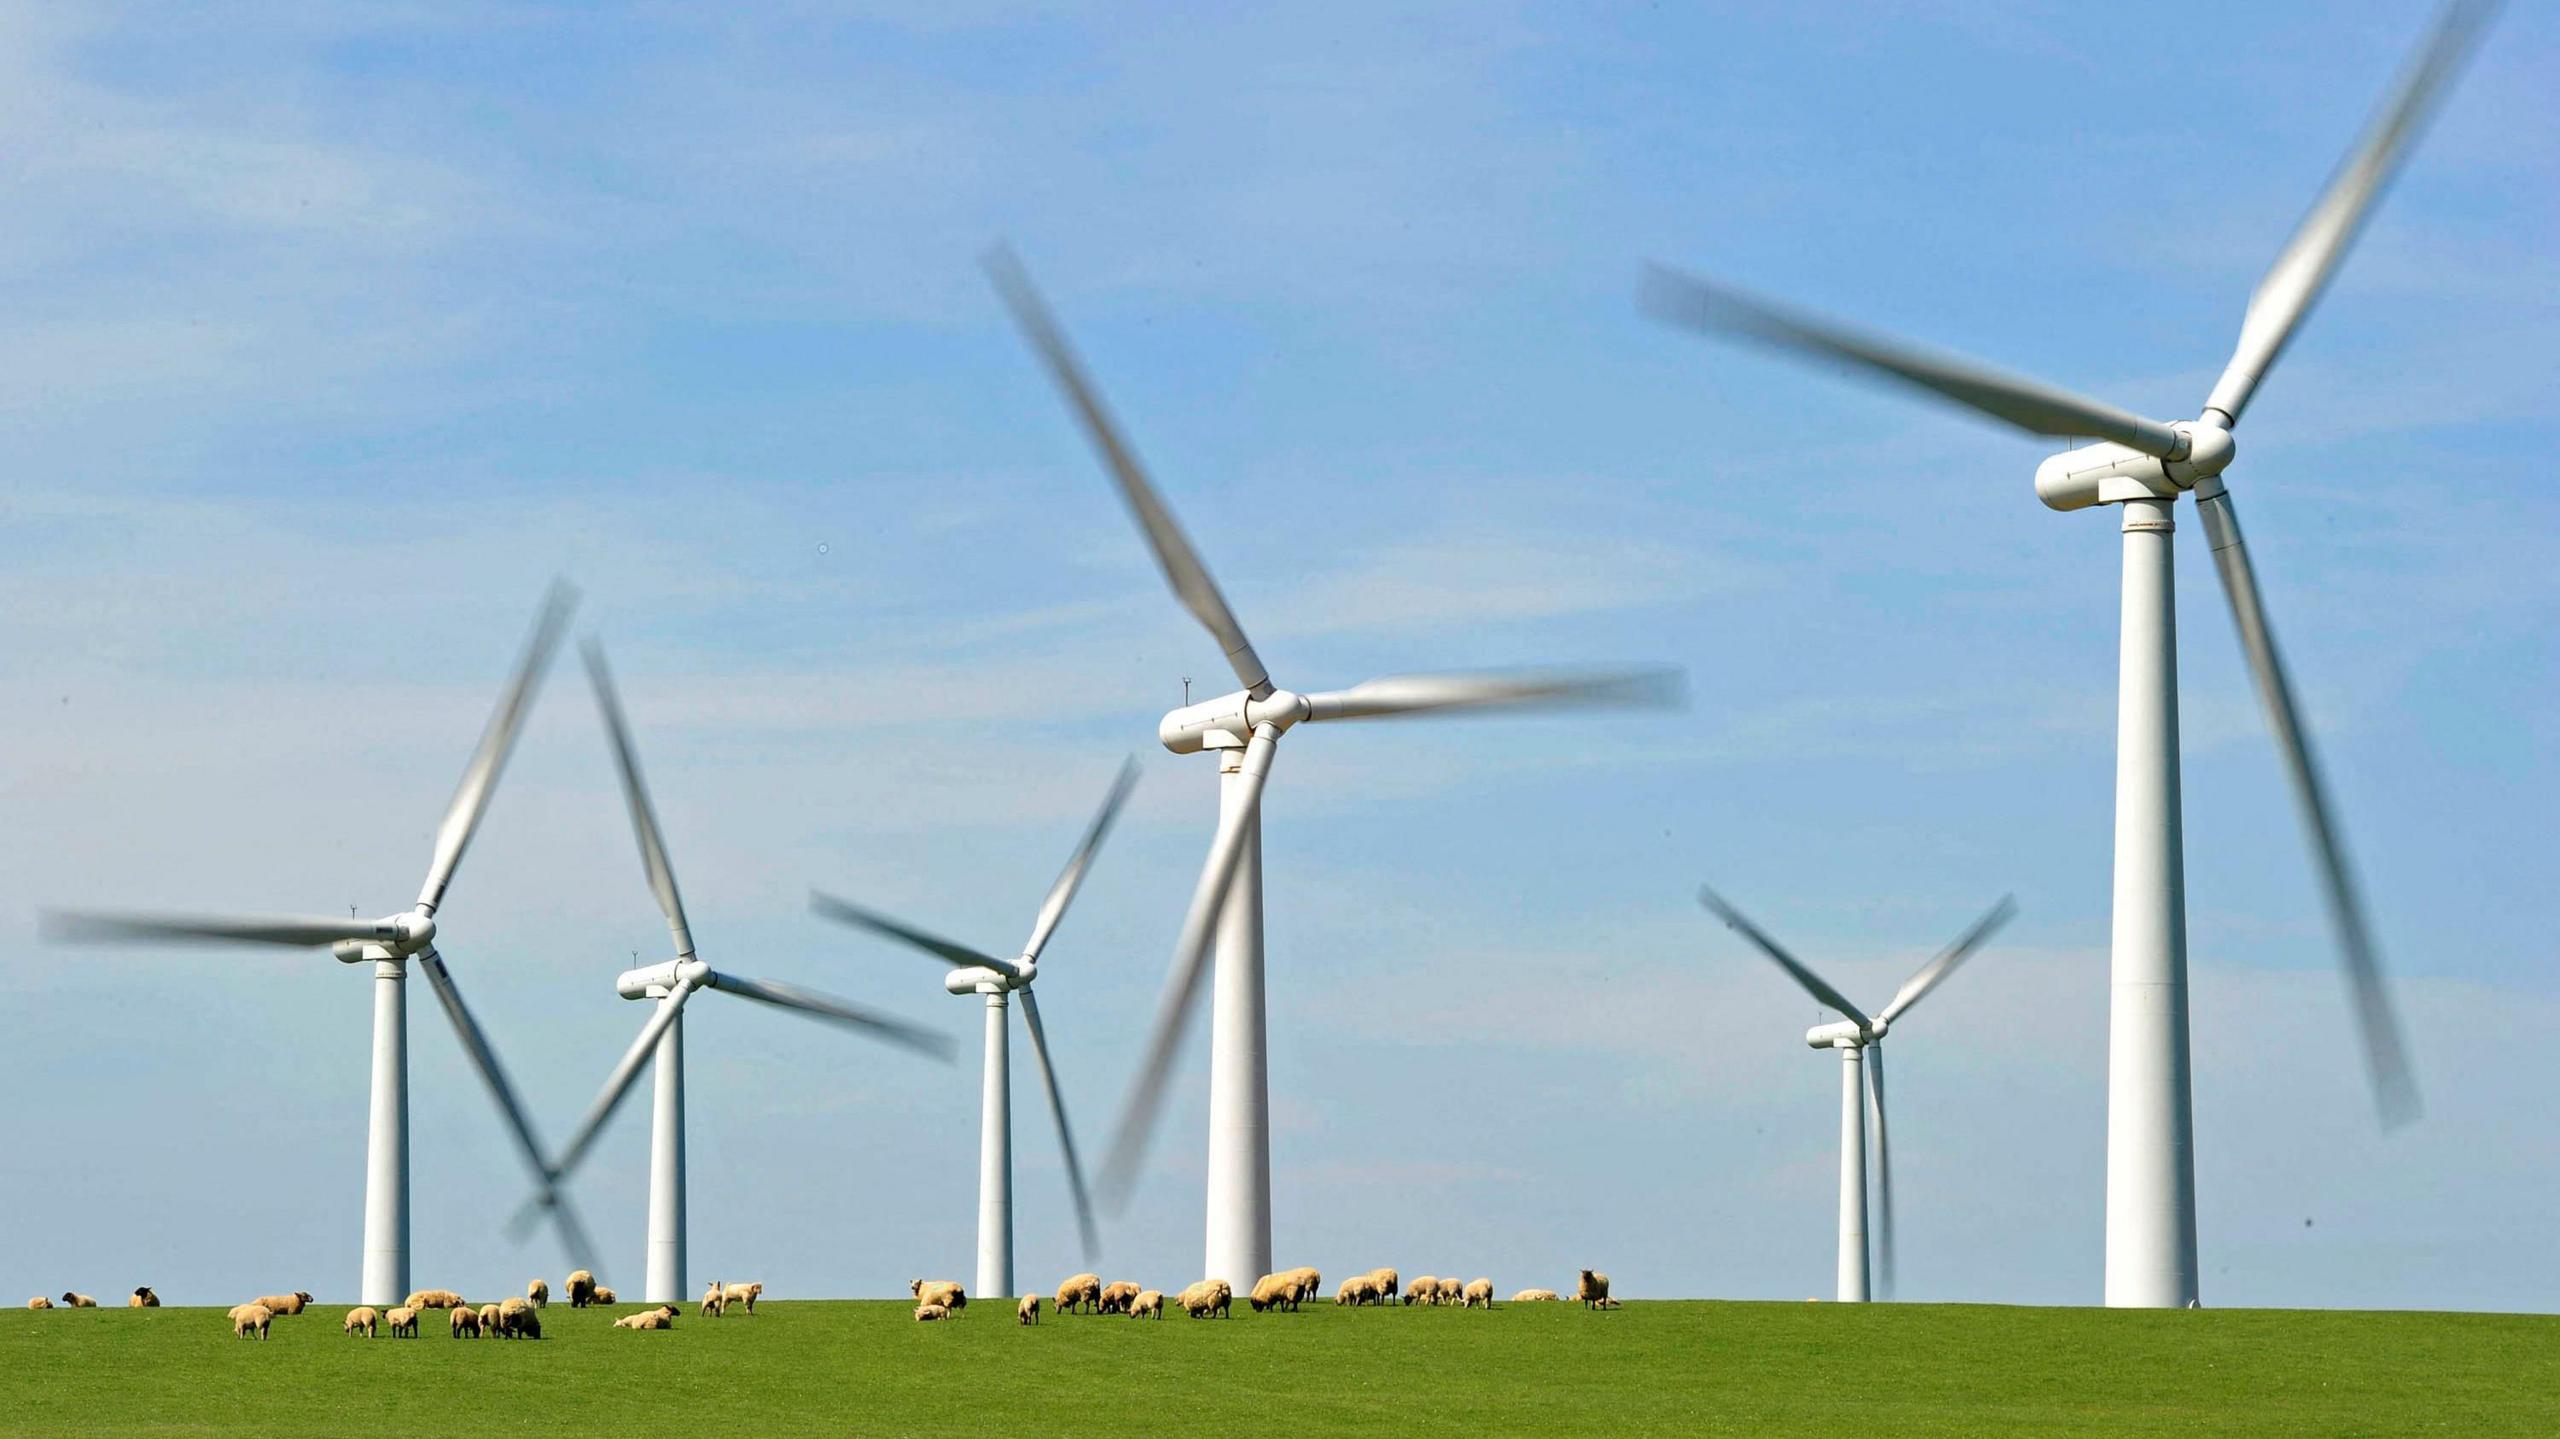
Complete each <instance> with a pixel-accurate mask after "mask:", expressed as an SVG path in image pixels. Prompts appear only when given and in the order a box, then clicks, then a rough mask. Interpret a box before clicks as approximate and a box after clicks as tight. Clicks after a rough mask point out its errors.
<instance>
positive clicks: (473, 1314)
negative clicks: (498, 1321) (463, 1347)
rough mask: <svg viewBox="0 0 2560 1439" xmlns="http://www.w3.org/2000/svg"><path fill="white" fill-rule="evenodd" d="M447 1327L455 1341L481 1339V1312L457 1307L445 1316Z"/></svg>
mask: <svg viewBox="0 0 2560 1439" xmlns="http://www.w3.org/2000/svg"><path fill="white" fill-rule="evenodd" d="M445 1326H446V1328H447V1330H448V1331H449V1332H450V1335H451V1337H453V1338H455V1339H477V1338H479V1337H480V1311H479V1310H477V1309H466V1308H461V1307H456V1308H455V1309H454V1311H453V1312H452V1313H450V1314H448V1315H446V1316H445Z"/></svg>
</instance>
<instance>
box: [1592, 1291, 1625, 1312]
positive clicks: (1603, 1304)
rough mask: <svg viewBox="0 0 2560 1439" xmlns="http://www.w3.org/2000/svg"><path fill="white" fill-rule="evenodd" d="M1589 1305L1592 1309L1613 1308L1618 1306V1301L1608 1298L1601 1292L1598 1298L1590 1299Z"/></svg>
mask: <svg viewBox="0 0 2560 1439" xmlns="http://www.w3.org/2000/svg"><path fill="white" fill-rule="evenodd" d="M1591 1307H1592V1308H1594V1309H1615V1308H1617V1307H1618V1301H1617V1300H1615V1299H1612V1298H1610V1297H1609V1296H1608V1295H1606V1294H1603V1295H1601V1296H1600V1297H1599V1298H1597V1299H1594V1300H1592V1301H1591Z"/></svg>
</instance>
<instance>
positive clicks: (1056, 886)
mask: <svg viewBox="0 0 2560 1439" xmlns="http://www.w3.org/2000/svg"><path fill="white" fill-rule="evenodd" d="M1137 782H1138V762H1137V761H1136V760H1135V759H1128V760H1123V761H1121V762H1120V774H1119V777H1118V778H1116V779H1114V780H1112V782H1111V792H1110V793H1109V794H1107V795H1104V796H1103V798H1102V810H1101V812H1100V813H1098V814H1096V815H1095V816H1094V817H1093V825H1092V827H1091V828H1089V829H1087V830H1086V831H1085V832H1084V840H1083V842H1082V843H1080V844H1078V845H1077V846H1076V852H1075V854H1074V855H1072V856H1070V857H1069V858H1068V860H1067V867H1066V868H1065V869H1063V870H1060V871H1059V872H1058V878H1057V880H1056V882H1055V883H1053V884H1051V885H1050V886H1049V897H1048V898H1046V899H1044V900H1042V901H1040V918H1039V919H1038V920H1037V921H1035V922H1034V923H1033V924H1032V926H1031V942H1030V943H1029V944H1026V945H1024V946H1023V947H1022V953H1023V957H1024V958H1026V959H1029V960H1031V961H1032V962H1033V963H1035V964H1036V963H1038V962H1039V959H1040V951H1042V950H1044V949H1046V948H1048V947H1049V936H1050V935H1052V934H1055V933H1057V931H1058V921H1059V920H1062V919H1064V918H1066V917H1067V906H1068V905H1070V904H1073V903H1074V902H1075V897H1076V890H1077V889H1078V888H1079V887H1080V886H1082V885H1083V884H1084V872H1085V871H1086V870H1087V869H1090V868H1092V866H1093V857H1094V855H1095V854H1096V853H1097V852H1099V851H1100V850H1101V848H1102V841H1103V838H1104V836H1106V835H1108V834H1110V833H1111V822H1112V821H1113V820H1115V819H1118V818H1119V817H1120V806H1121V805H1122V804H1124V803H1126V802H1127V801H1128V798H1129V790H1130V789H1131V787H1133V786H1135V785H1136V784H1137ZM1023 997H1024V998H1025V999H1026V1000H1028V999H1029V998H1030V993H1029V991H1027V990H1026V991H1025V992H1024V995H1023ZM1038 1027H1039V1026H1038V1025H1036V1024H1035V1025H1033V1029H1034V1030H1035V1032H1036V1031H1037V1029H1038ZM1061 1112H1062V1113H1063V1111H1061Z"/></svg>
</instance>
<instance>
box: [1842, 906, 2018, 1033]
mask: <svg viewBox="0 0 2560 1439" xmlns="http://www.w3.org/2000/svg"><path fill="white" fill-rule="evenodd" d="M2017 913H2018V901H2017V898H2016V896H2014V895H2006V894H2004V895H2002V896H2000V902H1999V903H1998V904H1995V905H1993V906H1991V909H1990V912H1988V913H1986V914H1985V915H1983V916H1982V918H1980V919H1977V920H1975V921H1974V922H1973V928H1971V929H1968V930H1966V931H1965V932H1964V933H1963V934H1960V935H1958V936H1956V942H1955V943H1953V944H1951V945H1948V946H1947V947H1946V948H1944V949H1942V950H1939V951H1938V953H1937V957H1936V958H1934V959H1931V960H1930V961H1929V962H1928V963H1927V964H1924V965H1922V966H1920V969H1919V971H1918V972H1917V973H1915V974H1913V975H1912V976H1911V977H1910V978H1909V979H1906V980H1904V981H1903V982H1902V989H1901V990H1900V992H1898V993H1896V994H1895V995H1894V997H1893V1003H1891V1004H1888V1005H1886V1006H1885V1007H1884V1012H1883V1013H1882V1014H1879V1015H1877V1016H1876V1023H1878V1024H1891V1023H1893V1021H1894V1020H1895V1019H1896V1018H1898V1017H1900V1015H1901V1014H1902V1012H1903V1011H1904V1010H1906V1009H1909V1008H1910V1007H1911V1006H1913V1005H1915V1004H1918V1003H1919V1002H1920V997H1921V996H1922V995H1925V994H1927V993H1928V992H1929V991H1930V990H1933V989H1936V988H1937V987H1938V986H1939V985H1940V984H1941V983H1943V982H1945V980H1946V977H1947V976H1948V975H1950V974H1953V973H1955V971H1956V966H1957V965H1959V964H1962V963H1964V962H1965V960H1966V959H1967V958H1969V957H1971V956H1972V954H1973V952H1974V951H1975V950H1977V949H1980V948H1981V947H1982V946H1983V944H1984V943H1986V942H1987V941H1989V939H1990V938H1991V936H1992V935H1994V934H1997V933H1999V931H2000V926H2002V925H2004V924H2007V923H2008V922H2009V921H2010V919H2011V918H2013V917H2014V916H2016V914H2017Z"/></svg>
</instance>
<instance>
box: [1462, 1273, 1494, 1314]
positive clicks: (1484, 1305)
mask: <svg viewBox="0 0 2560 1439" xmlns="http://www.w3.org/2000/svg"><path fill="white" fill-rule="evenodd" d="M1458 1302H1459V1303H1460V1304H1463V1305H1465V1306H1466V1307H1467V1308H1469V1309H1491V1308H1492V1307H1493V1281H1492V1280H1490V1279H1470V1280H1468V1281H1467V1287H1466V1288H1464V1289H1462V1290H1460V1291H1458Z"/></svg>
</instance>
